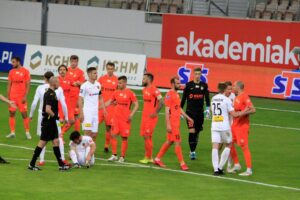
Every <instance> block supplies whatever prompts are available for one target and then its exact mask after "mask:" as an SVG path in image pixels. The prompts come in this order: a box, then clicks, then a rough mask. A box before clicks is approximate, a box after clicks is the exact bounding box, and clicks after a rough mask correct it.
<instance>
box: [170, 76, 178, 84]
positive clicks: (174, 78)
mask: <svg viewBox="0 0 300 200" xmlns="http://www.w3.org/2000/svg"><path fill="white" fill-rule="evenodd" d="M175 80H179V77H178V76H174V77H173V78H171V80H170V83H171V84H174V83H175Z"/></svg>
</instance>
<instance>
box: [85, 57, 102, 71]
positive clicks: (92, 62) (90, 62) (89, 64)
mask: <svg viewBox="0 0 300 200" xmlns="http://www.w3.org/2000/svg"><path fill="white" fill-rule="evenodd" d="M99 62H100V60H99V58H98V57H97V56H94V57H92V58H91V59H89V60H88V61H87V68H89V67H96V68H98V66H99Z"/></svg>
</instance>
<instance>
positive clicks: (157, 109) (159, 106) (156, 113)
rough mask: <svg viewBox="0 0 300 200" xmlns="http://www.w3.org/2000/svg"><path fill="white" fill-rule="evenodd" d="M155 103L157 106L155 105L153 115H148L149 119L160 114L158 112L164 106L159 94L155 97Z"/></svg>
mask: <svg viewBox="0 0 300 200" xmlns="http://www.w3.org/2000/svg"><path fill="white" fill-rule="evenodd" d="M156 99H157V101H158V105H157V108H156V110H155V112H154V113H152V114H150V117H151V118H155V117H157V115H158V113H159V112H160V110H161V109H162V107H163V106H164V100H163V98H162V96H161V94H159V95H158V96H157V97H156Z"/></svg>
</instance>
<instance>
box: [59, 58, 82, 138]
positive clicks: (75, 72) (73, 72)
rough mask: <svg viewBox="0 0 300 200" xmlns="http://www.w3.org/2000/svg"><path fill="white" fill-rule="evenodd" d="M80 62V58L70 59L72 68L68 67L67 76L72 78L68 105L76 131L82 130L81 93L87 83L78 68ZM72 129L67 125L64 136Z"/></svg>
mask: <svg viewBox="0 0 300 200" xmlns="http://www.w3.org/2000/svg"><path fill="white" fill-rule="evenodd" d="M78 61H79V58H78V56H76V55H72V56H71V57H70V63H71V66H70V67H68V72H67V76H68V77H69V78H70V81H71V88H70V101H69V102H68V104H70V106H69V112H70V113H74V120H75V123H74V129H75V130H76V131H79V130H80V120H79V118H78V115H79V108H78V98H79V91H80V86H81V84H83V83H84V82H85V78H84V72H83V71H82V70H81V69H80V68H79V67H78ZM71 119H72V118H71ZM70 128H71V124H66V125H65V126H63V128H62V134H63V135H64V134H65V133H66V132H67V131H68V130H69V129H70Z"/></svg>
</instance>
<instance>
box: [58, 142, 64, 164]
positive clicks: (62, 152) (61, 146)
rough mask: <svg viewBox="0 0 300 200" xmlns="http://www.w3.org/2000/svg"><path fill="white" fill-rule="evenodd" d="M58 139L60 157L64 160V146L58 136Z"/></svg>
mask: <svg viewBox="0 0 300 200" xmlns="http://www.w3.org/2000/svg"><path fill="white" fill-rule="evenodd" d="M58 140H59V151H60V154H61V159H62V160H63V161H64V160H65V147H64V142H63V139H62V138H61V137H59V138H58Z"/></svg>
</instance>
